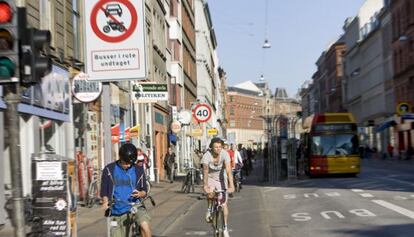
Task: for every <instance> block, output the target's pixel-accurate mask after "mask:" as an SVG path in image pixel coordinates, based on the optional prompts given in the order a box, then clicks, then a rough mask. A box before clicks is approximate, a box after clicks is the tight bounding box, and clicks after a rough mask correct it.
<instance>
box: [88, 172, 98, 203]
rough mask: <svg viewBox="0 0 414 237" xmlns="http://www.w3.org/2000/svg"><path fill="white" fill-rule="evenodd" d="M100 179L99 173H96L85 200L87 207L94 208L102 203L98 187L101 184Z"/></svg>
mask: <svg viewBox="0 0 414 237" xmlns="http://www.w3.org/2000/svg"><path fill="white" fill-rule="evenodd" d="M100 180H101V179H100V177H98V172H96V171H94V172H93V175H92V181H91V183H90V184H89V186H88V192H87V195H86V198H85V206H86V207H89V208H92V207H93V206H94V205H95V204H96V203H98V202H99V201H100V198H99V189H98V185H99V184H100V182H101V181H100Z"/></svg>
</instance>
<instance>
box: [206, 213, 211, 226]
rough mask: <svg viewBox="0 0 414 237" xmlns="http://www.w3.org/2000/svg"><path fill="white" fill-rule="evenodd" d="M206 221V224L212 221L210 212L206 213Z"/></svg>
mask: <svg viewBox="0 0 414 237" xmlns="http://www.w3.org/2000/svg"><path fill="white" fill-rule="evenodd" d="M206 221H207V223H210V222H211V221H212V218H211V212H210V211H207V212H206Z"/></svg>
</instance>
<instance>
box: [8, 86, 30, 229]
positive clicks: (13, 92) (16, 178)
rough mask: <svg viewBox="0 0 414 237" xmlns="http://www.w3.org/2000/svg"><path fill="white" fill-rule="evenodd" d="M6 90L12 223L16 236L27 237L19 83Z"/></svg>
mask: <svg viewBox="0 0 414 237" xmlns="http://www.w3.org/2000/svg"><path fill="white" fill-rule="evenodd" d="M3 88H4V89H5V97H4V98H5V102H6V104H7V109H6V113H5V118H6V119H5V123H6V127H7V132H8V135H9V138H8V140H9V147H10V168H11V173H12V180H11V181H12V198H11V199H12V202H13V211H12V213H13V214H12V218H13V219H12V223H13V226H14V236H16V237H25V236H26V229H25V220H24V200H23V182H22V169H21V158H20V137H19V132H20V125H19V112H18V111H17V105H18V104H19V103H20V86H19V83H13V84H9V85H7V86H6V85H5V86H3Z"/></svg>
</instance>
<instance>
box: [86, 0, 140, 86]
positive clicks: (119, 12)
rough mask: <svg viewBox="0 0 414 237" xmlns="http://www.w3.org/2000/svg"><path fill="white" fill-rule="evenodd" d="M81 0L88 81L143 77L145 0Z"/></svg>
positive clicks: (137, 78)
mask: <svg viewBox="0 0 414 237" xmlns="http://www.w3.org/2000/svg"><path fill="white" fill-rule="evenodd" d="M84 3H85V7H84V9H85V22H84V23H85V24H84V25H85V33H86V34H85V35H86V37H85V38H86V46H85V50H86V71H87V74H88V75H89V80H90V81H119V80H128V79H130V80H139V79H145V78H146V71H147V70H146V63H145V62H146V61H145V53H146V52H145V29H144V27H145V24H144V0H88V1H84Z"/></svg>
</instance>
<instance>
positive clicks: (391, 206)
mask: <svg viewBox="0 0 414 237" xmlns="http://www.w3.org/2000/svg"><path fill="white" fill-rule="evenodd" d="M372 202H374V203H376V204H378V205H380V206H383V207H385V208H388V209H390V210H392V211H395V212H398V213H400V214H401V215H404V216H407V217H409V218H411V219H414V212H413V211H410V210H408V209H405V208H403V207H400V206H397V205H394V204H392V203H389V202H386V201H384V200H372Z"/></svg>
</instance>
